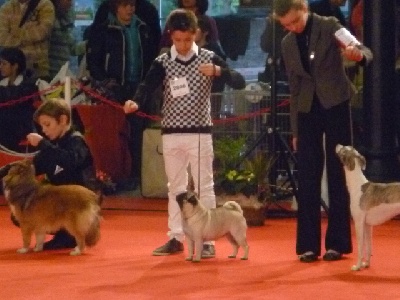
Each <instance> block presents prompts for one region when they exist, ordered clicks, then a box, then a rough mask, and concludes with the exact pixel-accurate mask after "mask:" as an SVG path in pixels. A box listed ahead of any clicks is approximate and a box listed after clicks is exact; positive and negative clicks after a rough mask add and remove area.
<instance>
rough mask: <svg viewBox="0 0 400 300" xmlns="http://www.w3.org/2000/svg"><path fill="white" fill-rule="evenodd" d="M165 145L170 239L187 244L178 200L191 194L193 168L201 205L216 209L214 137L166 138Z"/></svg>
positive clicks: (177, 136)
mask: <svg viewBox="0 0 400 300" xmlns="http://www.w3.org/2000/svg"><path fill="white" fill-rule="evenodd" d="M162 142H163V156H164V163H165V173H166V174H167V178H168V228H169V231H168V236H169V237H170V239H172V238H176V239H177V240H178V241H183V239H184V233H183V230H182V219H181V211H180V208H179V205H178V203H177V202H176V196H177V195H179V194H180V193H183V192H186V191H187V186H188V178H189V175H188V167H189V165H190V170H191V175H192V177H193V182H194V185H195V192H196V193H197V194H198V195H199V196H200V201H201V203H202V204H203V205H204V206H205V207H207V208H215V207H216V202H215V193H214V180H213V159H214V152H213V144H212V136H211V134H197V133H179V134H164V135H163V136H162ZM199 168H200V169H199ZM199 187H200V190H199Z"/></svg>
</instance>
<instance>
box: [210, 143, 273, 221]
mask: <svg viewBox="0 0 400 300" xmlns="http://www.w3.org/2000/svg"><path fill="white" fill-rule="evenodd" d="M246 140H247V139H246V137H244V136H240V137H238V138H236V139H235V138H232V137H223V138H220V139H218V140H216V141H215V144H214V153H215V160H216V168H215V170H216V173H215V187H216V188H215V190H216V194H217V204H218V205H222V204H223V203H225V202H226V201H232V200H233V201H236V202H238V203H239V204H240V206H241V207H242V209H243V212H244V215H245V217H246V220H247V223H248V225H263V224H264V219H265V217H264V208H265V205H266V203H267V202H268V201H269V200H270V199H271V198H270V188H269V184H268V175H269V172H270V170H271V167H272V165H273V164H274V162H275V158H274V156H271V155H269V154H268V153H267V152H266V151H255V152H254V153H251V154H250V155H249V156H248V157H246V158H245V159H243V158H242V155H243V153H244V152H245V150H246ZM241 160H243V162H242V163H240V164H238V163H239V162H240V161H241Z"/></svg>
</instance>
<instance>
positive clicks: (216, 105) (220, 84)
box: [195, 16, 246, 118]
mask: <svg viewBox="0 0 400 300" xmlns="http://www.w3.org/2000/svg"><path fill="white" fill-rule="evenodd" d="M197 26H198V28H197V31H196V38H195V42H196V44H197V46H199V47H200V48H204V49H207V50H211V51H213V52H214V53H215V54H217V55H218V56H219V57H221V58H222V59H223V60H225V61H226V55H225V53H224V52H223V51H222V49H221V46H220V45H219V44H218V43H217V42H215V41H212V40H210V31H211V24H210V18H207V17H206V16H198V17H197ZM239 75H240V76H239ZM234 79H235V80H232V81H229V83H228V85H229V86H230V87H232V88H234V89H242V88H243V87H244V86H245V85H246V82H245V80H244V78H243V76H241V74H239V73H238V76H237V77H235V78H234ZM225 83H227V81H226V79H224V78H223V77H221V76H216V77H214V78H213V81H212V86H211V93H214V94H215V95H211V115H212V117H213V118H219V116H220V110H221V101H222V95H218V94H220V93H222V92H223V91H224V89H225Z"/></svg>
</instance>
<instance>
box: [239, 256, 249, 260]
mask: <svg viewBox="0 0 400 300" xmlns="http://www.w3.org/2000/svg"><path fill="white" fill-rule="evenodd" d="M240 259H241V260H248V259H249V258H248V257H247V256H243V257H241V258H240Z"/></svg>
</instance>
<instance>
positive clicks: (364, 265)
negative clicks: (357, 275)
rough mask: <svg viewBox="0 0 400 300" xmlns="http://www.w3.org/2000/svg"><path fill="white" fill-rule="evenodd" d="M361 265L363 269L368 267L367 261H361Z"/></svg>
mask: <svg viewBox="0 0 400 300" xmlns="http://www.w3.org/2000/svg"><path fill="white" fill-rule="evenodd" d="M361 267H363V268H365V269H367V268H369V262H367V261H363V263H362V264H361Z"/></svg>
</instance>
